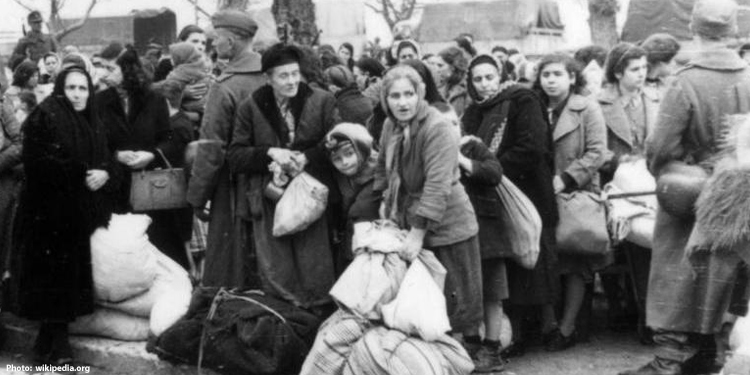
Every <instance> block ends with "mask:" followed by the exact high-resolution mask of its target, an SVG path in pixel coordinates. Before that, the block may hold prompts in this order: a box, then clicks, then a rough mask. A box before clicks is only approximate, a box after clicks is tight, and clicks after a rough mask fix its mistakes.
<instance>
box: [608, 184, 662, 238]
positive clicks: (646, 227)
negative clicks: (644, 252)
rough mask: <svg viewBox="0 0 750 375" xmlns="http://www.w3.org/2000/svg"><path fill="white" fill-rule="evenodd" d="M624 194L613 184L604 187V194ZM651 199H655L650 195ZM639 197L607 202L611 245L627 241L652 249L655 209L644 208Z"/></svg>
mask: <svg viewBox="0 0 750 375" xmlns="http://www.w3.org/2000/svg"><path fill="white" fill-rule="evenodd" d="M622 193H624V192H623V191H622V190H620V189H619V188H618V187H617V186H616V185H614V184H607V186H605V187H604V194H605V195H607V196H609V195H612V194H622ZM651 197H652V198H654V199H655V197H654V196H653V195H652V196H651ZM638 198H640V197H629V198H617V199H611V200H608V201H607V204H608V209H607V212H608V215H607V226H608V228H609V232H610V234H611V239H612V241H613V244H618V243H620V242H622V241H629V242H632V243H634V244H636V245H638V246H641V247H645V248H647V249H650V248H652V247H653V238H654V225H655V224H656V208H655V207H649V206H646V205H645V204H644V203H643V201H642V200H641V199H638Z"/></svg>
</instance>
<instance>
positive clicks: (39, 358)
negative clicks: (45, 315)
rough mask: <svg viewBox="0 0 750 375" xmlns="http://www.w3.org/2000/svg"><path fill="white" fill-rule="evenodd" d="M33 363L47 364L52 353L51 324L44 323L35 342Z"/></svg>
mask: <svg viewBox="0 0 750 375" xmlns="http://www.w3.org/2000/svg"><path fill="white" fill-rule="evenodd" d="M32 350H33V361H34V362H35V363H39V364H42V363H47V362H48V360H49V353H50V351H52V331H51V329H50V325H49V323H42V324H41V325H40V326H39V332H38V333H37V335H36V340H34V347H33V349H32Z"/></svg>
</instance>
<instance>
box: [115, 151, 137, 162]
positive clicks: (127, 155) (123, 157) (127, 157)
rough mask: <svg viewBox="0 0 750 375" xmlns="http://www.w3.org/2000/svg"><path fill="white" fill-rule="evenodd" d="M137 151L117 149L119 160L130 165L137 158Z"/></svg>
mask: <svg viewBox="0 0 750 375" xmlns="http://www.w3.org/2000/svg"><path fill="white" fill-rule="evenodd" d="M135 157H136V156H135V152H133V151H117V161H118V162H120V163H122V164H125V165H129V164H130V162H132V161H133V160H135Z"/></svg>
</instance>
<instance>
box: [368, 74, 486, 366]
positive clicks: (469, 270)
mask: <svg viewBox="0 0 750 375" xmlns="http://www.w3.org/2000/svg"><path fill="white" fill-rule="evenodd" d="M428 74H429V72H428ZM381 103H382V105H383V109H384V110H385V112H386V114H387V115H388V118H387V120H386V121H385V124H384V126H383V134H382V137H381V138H380V144H381V146H380V147H381V152H380V153H379V156H378V164H377V168H376V169H375V184H374V187H373V190H374V191H382V192H383V196H384V202H383V205H382V207H381V217H384V218H387V219H390V220H393V221H394V222H396V223H397V224H398V225H399V226H400V227H401V228H404V229H408V230H409V233H408V235H407V236H406V240H405V249H404V250H403V251H402V253H401V257H402V258H404V259H405V260H407V261H412V260H414V259H415V258H416V257H417V256H418V255H419V253H420V252H421V251H422V249H426V250H430V251H432V252H434V254H435V256H436V257H437V259H438V260H439V261H440V263H441V264H442V265H443V266H444V267H445V269H446V270H447V275H446V279H445V288H444V293H445V297H446V302H447V308H448V317H449V319H450V324H451V327H452V328H453V330H454V332H456V333H462V334H463V335H464V339H465V343H466V345H467V349H469V351H470V354H472V356H473V355H475V354H476V351H478V350H479V347H478V345H474V343H478V342H479V341H480V339H479V326H480V324H481V322H482V279H481V256H480V251H479V242H478V239H477V233H478V230H479V227H478V225H477V220H476V216H475V215H474V209H473V208H472V205H471V201H470V200H469V197H468V195H467V194H466V191H465V190H464V187H463V185H461V183H460V182H459V178H460V172H459V167H458V151H459V135H458V132H457V131H456V130H455V128H454V125H452V124H451V123H450V122H449V120H448V119H447V117H446V116H445V115H443V114H442V113H440V112H439V111H438V110H437V109H435V108H433V107H431V106H430V105H429V103H428V102H427V101H426V100H425V84H424V82H423V80H422V77H421V76H420V74H419V73H417V71H416V70H415V69H414V68H412V67H410V66H406V65H398V66H396V67H394V68H392V69H391V70H390V71H388V73H386V75H385V78H383V91H382V93H381Z"/></svg>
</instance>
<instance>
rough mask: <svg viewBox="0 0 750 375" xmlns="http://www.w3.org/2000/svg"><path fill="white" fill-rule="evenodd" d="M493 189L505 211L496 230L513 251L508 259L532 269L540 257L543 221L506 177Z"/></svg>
mask: <svg viewBox="0 0 750 375" xmlns="http://www.w3.org/2000/svg"><path fill="white" fill-rule="evenodd" d="M496 190H497V194H498V195H499V196H500V200H501V201H502V203H503V207H504V208H505V209H504V210H502V211H501V212H500V221H501V223H502V227H501V228H498V231H499V232H500V233H501V235H502V236H504V238H505V241H504V243H507V244H508V245H509V246H510V248H511V250H512V256H511V259H513V260H514V261H515V262H516V263H518V264H520V265H521V266H522V267H524V268H526V269H533V268H534V267H535V266H536V261H537V259H538V258H539V246H540V241H541V238H542V218H541V217H540V216H539V212H537V210H536V207H534V204H533V203H531V201H530V200H529V198H528V197H527V196H526V195H525V194H524V193H523V192H522V191H521V190H520V189H519V188H518V187H516V185H514V184H513V182H511V181H510V180H509V179H508V178H507V177H505V176H503V178H502V181H501V182H500V184H499V185H498V186H497V189H496Z"/></svg>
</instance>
